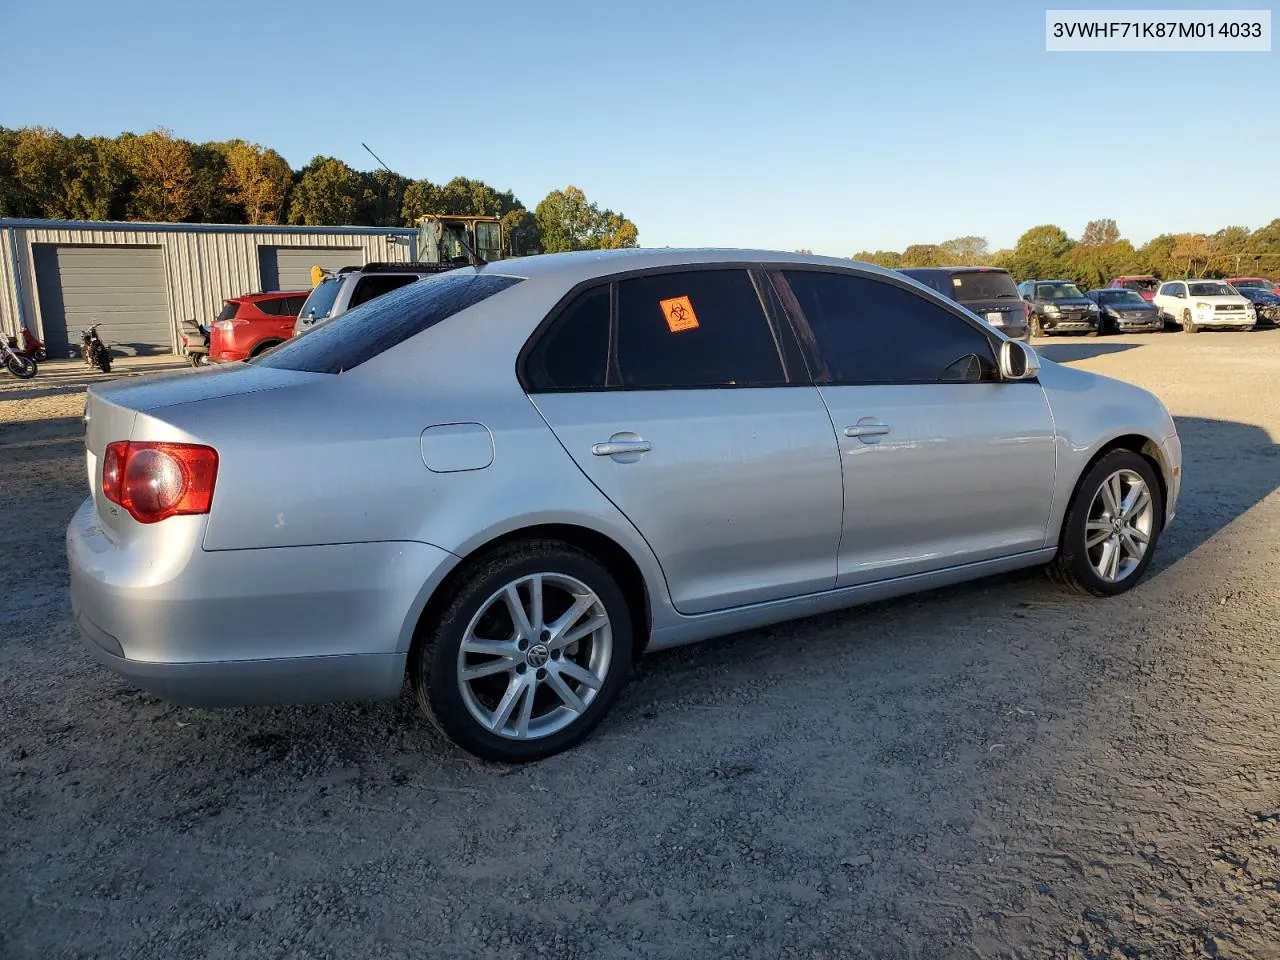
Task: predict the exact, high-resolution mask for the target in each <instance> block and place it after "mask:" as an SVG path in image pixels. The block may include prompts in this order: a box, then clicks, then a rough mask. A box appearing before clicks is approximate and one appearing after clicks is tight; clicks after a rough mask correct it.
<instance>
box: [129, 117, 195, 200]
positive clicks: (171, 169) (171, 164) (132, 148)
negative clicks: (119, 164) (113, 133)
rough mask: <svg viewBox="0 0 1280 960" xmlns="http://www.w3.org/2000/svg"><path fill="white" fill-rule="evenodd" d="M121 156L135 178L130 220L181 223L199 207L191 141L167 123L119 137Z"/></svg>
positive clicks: (130, 198) (131, 194)
mask: <svg viewBox="0 0 1280 960" xmlns="http://www.w3.org/2000/svg"><path fill="white" fill-rule="evenodd" d="M118 142H119V146H120V156H121V159H123V160H124V163H125V166H126V167H128V169H129V173H130V175H131V176H132V178H133V189H132V191H131V192H130V196H129V210H128V215H129V219H130V220H147V221H156V222H163V223H177V222H179V221H182V220H185V219H186V218H187V217H188V216H189V215H190V214H191V211H192V209H194V207H195V198H196V191H195V167H194V165H193V164H192V158H191V144H189V143H187V141H185V140H179V139H177V138H176V137H175V136H174V135H173V134H172V133H170V132H169V131H168V130H166V129H165V128H164V127H159V128H157V129H155V130H152V131H151V132H150V133H144V134H143V135H142V136H140V137H138V136H133V135H132V134H125V135H123V136H121V137H120V139H119V141H118Z"/></svg>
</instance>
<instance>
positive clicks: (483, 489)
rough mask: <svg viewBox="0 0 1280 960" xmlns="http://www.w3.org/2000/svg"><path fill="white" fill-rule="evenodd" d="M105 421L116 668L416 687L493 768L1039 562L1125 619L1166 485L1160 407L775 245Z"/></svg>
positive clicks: (427, 292)
mask: <svg viewBox="0 0 1280 960" xmlns="http://www.w3.org/2000/svg"><path fill="white" fill-rule="evenodd" d="M85 419H86V423H87V434H86V444H87V447H88V463H89V480H90V486H91V496H90V497H89V498H88V499H87V500H86V501H85V502H84V504H83V505H82V506H81V507H80V508H79V509H78V510H77V512H76V514H75V516H74V518H73V519H72V520H71V523H70V526H69V529H68V531H67V552H68V557H69V562H70V583H71V588H70V596H71V605H72V608H73V610H74V613H75V618H76V622H77V623H78V624H79V626H80V629H81V631H82V632H83V634H84V636H85V638H86V644H87V647H88V649H89V650H90V651H91V652H92V653H93V654H94V655H95V656H97V657H98V658H99V659H100V660H102V661H103V662H105V663H106V664H108V665H110V666H111V667H112V668H113V669H114V670H116V671H117V672H119V673H121V674H123V675H125V676H126V677H129V678H131V680H132V682H134V683H136V684H137V685H138V686H141V687H144V688H147V689H150V690H152V691H155V692H157V693H159V694H161V695H162V696H165V697H167V698H169V699H171V700H176V701H178V702H181V703H190V704H202V705H228V704H237V703H279V702H288V701H303V700H332V699H346V698H354V699H362V698H395V697H397V696H398V695H399V694H400V691H401V686H402V683H403V682H404V679H405V675H406V672H407V674H408V678H409V680H410V683H411V685H412V688H413V690H414V693H415V695H416V697H417V700H418V703H419V704H420V705H421V706H422V708H423V709H424V710H425V711H426V712H427V713H428V714H429V715H430V716H431V717H433V718H434V719H435V720H436V722H437V723H438V724H439V726H440V727H441V728H442V729H443V730H444V731H445V732H446V733H448V734H449V735H450V736H451V737H453V739H454V740H455V741H457V742H458V743H459V744H461V745H462V746H464V747H465V748H466V749H468V750H470V751H472V752H473V753H475V754H477V755H479V756H482V757H487V758H491V759H497V760H503V761H523V760H532V759H535V758H538V757H543V756H547V755H548V754H551V753H554V752H556V751H558V750H562V749H564V748H566V747H568V746H570V745H572V744H574V743H576V742H578V741H580V740H581V739H582V738H583V737H585V736H586V735H587V734H588V733H589V732H590V731H591V729H592V728H593V727H595V726H596V724H597V723H599V722H600V720H601V718H602V717H603V716H604V714H605V712H606V711H607V710H608V709H609V707H610V705H611V704H612V703H613V701H614V700H615V699H616V697H617V696H618V693H619V690H620V689H621V687H622V685H623V683H624V681H625V679H626V676H627V673H628V671H629V670H630V669H631V666H632V664H633V662H634V660H635V658H636V657H637V656H638V655H640V654H641V653H643V652H645V651H647V650H658V649H661V648H665V647H671V646H675V645H677V644H684V643H690V642H693V641H696V640H701V639H703V638H706V637H711V636H716V635H719V634H724V633H730V632H734V631H739V630H747V629H752V628H755V627H761V626H764V625H766V624H770V623H776V622H780V621H784V620H789V619H792V618H795V617H802V616H808V615H811V614H816V613H820V612H823V611H830V610H835V609H839V608H843V607H847V606H850V605H853V604H858V603H863V602H868V601H872V600H878V599H882V598H885V597H889V596H894V595H898V594H904V593H909V592H912V591H916V590H925V589H929V588H932V587H938V586H941V585H944V584H951V583H957V582H959V581H963V580H969V579H972V578H975V577H981V576H985V575H988V574H994V573H999V572H1002V571H1007V570H1012V569H1016V568H1023V567H1033V566H1038V565H1043V564H1048V565H1049V567H1050V570H1051V571H1052V573H1053V575H1054V577H1055V578H1056V579H1057V580H1058V581H1060V582H1061V583H1063V584H1065V585H1066V586H1068V587H1070V588H1072V589H1074V590H1078V591H1081V592H1083V593H1085V594H1091V595H1095V596H1111V595H1114V594H1119V593H1122V592H1124V591H1126V590H1128V589H1130V588H1131V587H1133V586H1134V584H1136V583H1137V582H1138V581H1139V579H1140V578H1141V577H1142V574H1143V571H1144V570H1146V568H1147V565H1148V564H1149V563H1150V561H1151V557H1152V554H1153V552H1154V551H1155V549H1156V545H1157V543H1158V541H1159V538H1160V536H1161V532H1162V530H1163V529H1164V527H1165V525H1166V524H1167V523H1168V522H1169V521H1170V520H1171V519H1172V518H1173V516H1174V509H1175V505H1176V503H1177V500H1178V492H1179V488H1180V484H1181V446H1180V443H1179V440H1178V435H1177V431H1176V430H1175V428H1174V422H1173V420H1172V419H1171V418H1170V416H1169V413H1168V411H1167V410H1166V409H1165V408H1164V406H1163V405H1162V404H1161V403H1160V401H1159V400H1158V399H1157V398H1156V397H1155V396H1153V395H1152V394H1151V393H1148V392H1147V391H1145V390H1142V389H1140V388H1138V387H1136V386H1133V385H1131V384H1128V383H1124V382H1121V381H1118V380H1112V379H1108V378H1106V377H1102V376H1099V375H1096V374H1093V373H1089V372H1086V371H1083V370H1077V369H1072V368H1070V367H1065V366H1058V365H1056V364H1053V363H1049V362H1042V361H1041V360H1040V359H1039V358H1038V357H1037V355H1036V352H1035V351H1034V350H1033V349H1032V348H1031V347H1030V346H1028V345H1027V344H1025V343H1022V342H1019V341H1015V340H1010V339H1009V338H1007V337H1006V336H1005V335H1004V334H1002V333H1000V332H998V331H997V330H996V329H994V328H992V327H991V326H988V325H987V324H985V323H983V322H982V321H981V320H979V319H978V318H977V317H975V316H973V315H972V314H971V313H970V312H969V311H968V310H966V309H964V308H962V307H961V306H959V305H958V304H957V303H955V302H954V301H952V300H951V299H949V298H946V297H943V296H941V295H939V294H938V293H936V292H935V291H933V290H932V289H930V288H929V287H926V286H925V285H923V284H920V283H917V282H915V281H912V280H910V279H908V278H906V277H903V276H901V274H898V273H895V272H893V271H888V270H882V269H880V268H879V267H873V266H870V265H865V264H854V263H851V262H850V261H847V260H839V259H834V258H826V257H815V256H804V255H798V254H787V253H771V252H760V251H741V250H700V251H684V250H609V251H590V252H581V253H564V254H553V255H549V256H537V257H528V258H522V259H519V260H514V259H510V260H503V261H500V262H497V263H490V264H488V265H485V266H481V267H479V268H476V269H472V268H466V269H463V270H456V271H451V272H448V273H444V274H441V275H438V276H434V277H429V278H427V279H424V280H422V281H421V282H419V283H414V284H410V285H409V286H406V287H404V288H402V289H400V290H396V291H394V292H392V293H388V294H385V295H384V296H382V297H379V298H377V299H376V300H373V301H371V302H369V303H366V304H364V305H363V306H361V307H358V308H356V309H355V310H352V311H350V312H349V313H348V314H347V315H345V316H344V317H343V318H342V319H341V321H340V322H337V323H328V324H324V325H323V326H320V327H318V328H316V329H314V330H312V331H310V332H308V333H306V334H304V335H303V336H300V337H295V338H294V339H292V340H290V341H289V342H288V343H285V344H283V345H282V346H280V347H278V348H277V349H275V350H273V351H271V352H270V353H268V354H265V355H263V356H261V357H259V358H257V359H255V360H252V361H250V362H249V363H248V364H244V365H239V366H236V367H231V368H224V369H222V370H217V371H214V372H213V373H211V374H208V375H205V376H197V377H192V376H173V377H170V378H168V379H160V378H155V377H148V378H146V380H145V382H143V383H137V384H134V383H130V382H128V381H121V382H119V383H116V384H109V385H95V386H93V387H92V388H90V390H89V393H88V397H87V401H86V417H85ZM833 423H834V427H833ZM850 464H851V465H853V466H852V467H850V466H848V465H850ZM792 658H793V659H794V660H795V661H796V664H797V667H798V668H803V667H804V664H803V662H802V661H803V660H804V658H805V651H803V650H796V651H793V652H792ZM809 667H810V669H814V670H820V669H821V668H822V664H821V663H819V662H814V663H811V664H809ZM832 709H839V708H838V706H833V708H832Z"/></svg>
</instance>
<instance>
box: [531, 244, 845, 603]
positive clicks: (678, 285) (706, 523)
mask: <svg viewBox="0 0 1280 960" xmlns="http://www.w3.org/2000/svg"><path fill="white" fill-rule="evenodd" d="M762 282H763V281H761V280H759V278H753V277H752V275H751V274H750V273H749V271H748V270H746V269H743V268H741V267H735V268H728V269H710V268H704V269H698V270H684V271H679V272H660V273H648V274H643V275H638V276H632V277H627V278H623V279H619V280H617V281H615V282H613V283H608V284H605V285H603V286H597V287H595V288H593V289H590V290H587V291H584V292H582V293H580V294H579V295H578V296H576V297H575V298H574V299H573V300H572V302H570V303H569V304H568V305H567V306H566V307H565V308H564V309H563V310H562V311H560V312H559V313H558V315H556V316H555V317H554V319H552V320H550V321H549V322H548V325H547V326H546V327H545V328H544V330H543V332H542V334H541V335H540V336H539V339H538V340H537V341H535V342H534V344H533V345H532V347H531V349H530V350H528V351H526V354H525V358H524V359H523V361H522V367H521V370H522V373H521V376H522V380H523V381H524V383H525V386H526V389H528V391H529V393H530V397H531V399H532V400H533V402H534V404H535V405H536V406H537V408H538V410H539V411H540V412H541V414H542V416H543V418H544V419H545V420H546V422H547V424H548V425H549V426H550V427H551V429H552V430H553V431H555V434H556V436H557V438H559V440H560V442H561V444H562V445H563V446H564V448H565V450H566V451H567V452H568V454H569V455H570V456H571V457H572V458H573V459H574V461H575V462H576V463H577V465H578V466H579V467H580V468H581V470H582V472H583V473H584V474H586V476H587V477H588V478H589V479H590V480H591V482H592V483H594V484H595V485H596V487H598V488H599V489H600V491H601V492H602V493H604V495H605V496H606V497H608V498H609V499H610V500H611V501H612V502H613V503H614V504H615V505H616V506H617V508H618V509H619V510H620V511H621V512H622V513H623V514H624V515H626V517H627V518H628V519H629V520H630V521H631V523H632V524H633V525H634V526H635V527H636V529H637V530H639V532H640V534H641V535H642V536H643V537H644V538H645V540H646V541H647V542H648V544H649V546H650V547H651V548H652V549H653V552H654V555H655V556H656V557H657V558H658V562H659V563H660V565H661V567H662V570H663V573H664V575H665V577H666V580H667V586H668V588H669V590H670V594H671V599H672V602H673V604H674V605H675V607H676V609H677V610H679V611H680V612H681V613H686V614H695V613H704V612H707V611H711V610H718V609H724V608H728V607H733V606H738V605H741V604H747V603H757V602H761V601H768V600H777V599H780V598H784V597H792V596H798V595H801V594H806V593H814V592H818V591H822V590H829V589H831V588H832V587H833V585H834V583H835V578H836V551H837V548H838V545H839V540H840V514H841V510H842V508H843V500H844V494H843V489H842V486H841V477H840V453H839V450H838V448H837V445H836V443H835V438H834V436H833V434H832V430H831V423H830V420H829V419H828V417H827V413H826V409H825V408H824V406H823V403H822V398H821V397H820V396H819V394H818V390H817V388H816V387H814V386H813V385H812V384H811V383H809V382H808V377H807V371H806V369H805V367H804V363H803V361H802V359H801V358H800V354H799V352H798V347H797V346H796V344H795V343H794V341H791V340H790V339H789V337H790V332H789V329H788V330H783V329H782V328H781V327H780V326H779V325H778V324H777V323H775V322H774V315H773V311H768V312H767V311H766V308H765V307H764V306H763V305H762V300H761V297H760V290H761V287H760V283H762Z"/></svg>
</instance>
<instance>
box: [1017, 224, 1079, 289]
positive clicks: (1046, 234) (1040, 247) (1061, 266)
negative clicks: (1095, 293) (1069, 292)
mask: <svg viewBox="0 0 1280 960" xmlns="http://www.w3.org/2000/svg"><path fill="white" fill-rule="evenodd" d="M1072 246H1073V244H1072V242H1071V238H1070V237H1068V236H1067V233H1066V231H1065V230H1063V229H1062V228H1061V227H1059V226H1055V225H1054V224H1043V225H1041V226H1038V227H1032V228H1031V229H1030V230H1028V231H1027V232H1026V233H1024V234H1023V235H1022V236H1021V237H1019V238H1018V243H1017V246H1015V247H1014V248H1013V251H1012V253H1010V254H1009V256H1008V257H1007V258H1006V260H1005V262H1004V263H1003V264H1002V266H1005V267H1006V269H1008V270H1009V272H1010V273H1012V274H1013V275H1014V279H1016V280H1041V279H1049V278H1057V277H1061V276H1063V275H1064V274H1065V273H1066V271H1067V266H1068V263H1067V255H1068V254H1069V253H1070V252H1071V248H1072Z"/></svg>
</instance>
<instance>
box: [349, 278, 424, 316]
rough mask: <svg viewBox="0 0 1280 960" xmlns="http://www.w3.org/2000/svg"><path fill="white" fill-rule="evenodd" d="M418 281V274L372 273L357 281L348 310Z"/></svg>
mask: <svg viewBox="0 0 1280 960" xmlns="http://www.w3.org/2000/svg"><path fill="white" fill-rule="evenodd" d="M418 279H420V278H419V277H418V275H417V274H406V273H371V274H369V275H367V276H363V277H361V278H360V279H359V280H357V281H356V288H355V289H354V290H352V291H351V303H349V304H348V305H347V309H351V308H352V307H358V306H360V304H362V303H368V302H369V301H370V300H372V299H373V298H374V297H380V296H382V295H383V294H384V293H390V292H391V291H392V290H399V289H400V288H401V287H403V286H407V285H408V284H410V283H413V282H414V281H415V280H418Z"/></svg>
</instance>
